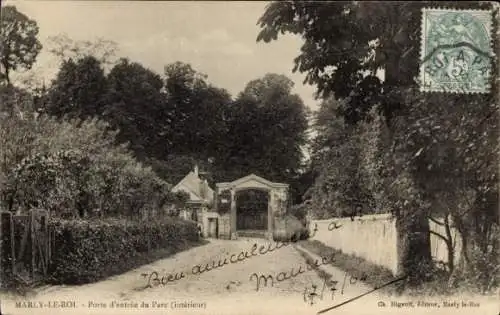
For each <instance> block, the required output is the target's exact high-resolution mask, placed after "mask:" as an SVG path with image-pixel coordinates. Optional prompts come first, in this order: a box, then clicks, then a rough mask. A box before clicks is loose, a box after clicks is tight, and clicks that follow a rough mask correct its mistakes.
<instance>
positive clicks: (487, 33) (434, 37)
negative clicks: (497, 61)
mask: <svg viewBox="0 0 500 315" xmlns="http://www.w3.org/2000/svg"><path fill="white" fill-rule="evenodd" d="M492 19H493V16H492V12H491V11H488V10H455V9H446V8H443V9H430V8H424V9H422V25H421V30H422V33H421V54H420V58H421V59H420V71H419V73H420V76H419V79H420V80H419V81H420V90H421V91H423V92H449V93H489V91H490V86H491V83H490V82H491V81H490V80H491V68H492V57H493V48H492V37H491V33H492V31H491V30H492Z"/></svg>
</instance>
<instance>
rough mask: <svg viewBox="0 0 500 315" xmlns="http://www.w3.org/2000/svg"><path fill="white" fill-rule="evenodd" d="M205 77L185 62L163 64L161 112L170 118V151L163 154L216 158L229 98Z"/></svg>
mask: <svg viewBox="0 0 500 315" xmlns="http://www.w3.org/2000/svg"><path fill="white" fill-rule="evenodd" d="M206 79H207V76H206V75H204V74H202V73H199V72H197V71H196V70H194V69H193V68H192V67H191V66H190V65H189V64H185V63H182V62H176V63H173V64H169V65H167V66H166V67H165V90H166V102H167V104H168V105H167V107H165V110H167V111H168V113H166V114H165V115H167V116H168V117H170V119H171V120H172V121H171V134H170V135H169V140H170V141H171V147H170V149H171V152H167V154H168V153H172V152H175V153H176V154H180V155H191V156H193V157H194V158H196V159H199V160H205V161H207V160H208V159H209V158H211V159H215V160H217V158H219V157H220V155H221V150H222V148H224V147H225V144H224V142H225V136H226V134H227V127H226V115H227V113H226V112H227V110H228V107H229V104H230V103H231V97H230V95H229V93H228V92H227V91H225V90H223V89H220V88H217V87H214V86H212V85H210V84H209V83H208V82H207V81H206Z"/></svg>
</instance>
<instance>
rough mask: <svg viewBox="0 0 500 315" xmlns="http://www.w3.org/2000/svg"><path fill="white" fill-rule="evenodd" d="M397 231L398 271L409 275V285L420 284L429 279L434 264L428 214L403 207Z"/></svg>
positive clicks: (403, 274) (398, 217) (397, 220)
mask: <svg viewBox="0 0 500 315" xmlns="http://www.w3.org/2000/svg"><path fill="white" fill-rule="evenodd" d="M396 231H397V249H398V272H399V274H400V275H402V276H407V277H408V278H407V282H406V283H407V284H408V285H410V286H415V285H419V284H420V283H422V282H424V281H426V280H428V279H429V276H430V274H429V268H430V267H431V266H432V256H431V250H430V248H431V245H430V236H429V235H430V233H429V231H430V228H429V221H428V218H427V214H426V213H425V212H424V211H420V209H412V208H409V209H403V210H402V211H401V212H400V214H399V215H398V216H397V217H396Z"/></svg>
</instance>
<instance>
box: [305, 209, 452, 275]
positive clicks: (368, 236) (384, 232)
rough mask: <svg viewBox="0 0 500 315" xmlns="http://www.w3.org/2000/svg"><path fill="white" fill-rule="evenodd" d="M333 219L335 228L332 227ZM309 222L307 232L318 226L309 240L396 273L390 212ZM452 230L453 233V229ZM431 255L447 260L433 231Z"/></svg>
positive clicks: (433, 226) (434, 227)
mask: <svg viewBox="0 0 500 315" xmlns="http://www.w3.org/2000/svg"><path fill="white" fill-rule="evenodd" d="M333 222H334V223H335V224H336V225H337V226H339V228H334V227H335V224H334V223H333ZM311 223H312V224H310V226H309V227H310V229H311V233H313V232H312V231H313V230H314V228H315V225H316V226H317V229H318V230H317V231H316V234H315V235H314V237H313V238H312V239H314V240H318V241H320V242H322V243H324V244H325V245H327V246H329V247H332V248H336V249H340V250H342V252H344V253H347V254H353V255H356V256H358V257H362V258H364V259H366V260H368V261H370V262H372V263H375V264H378V265H380V266H384V267H386V268H388V269H389V270H391V271H392V272H393V273H394V274H396V273H397V246H396V244H397V234H396V225H395V220H394V218H392V217H391V215H390V214H378V215H365V216H363V217H355V218H354V221H353V220H351V218H332V219H328V220H313V221H311ZM430 224H431V230H432V231H435V232H438V233H440V234H443V231H444V228H443V227H442V226H439V225H437V224H435V223H433V222H430ZM452 233H453V235H456V234H457V233H456V231H454V230H453V231H452ZM443 235H444V234H443ZM456 239H458V236H457V237H456ZM455 252H456V253H457V254H456V257H455V259H456V260H457V259H458V258H459V257H458V256H459V255H458V253H459V252H460V243H459V242H457V244H456V249H455ZM431 254H432V256H433V258H434V259H435V260H441V261H444V262H446V261H448V251H447V248H446V245H445V243H444V241H443V240H441V239H440V238H439V237H437V236H436V235H433V234H431Z"/></svg>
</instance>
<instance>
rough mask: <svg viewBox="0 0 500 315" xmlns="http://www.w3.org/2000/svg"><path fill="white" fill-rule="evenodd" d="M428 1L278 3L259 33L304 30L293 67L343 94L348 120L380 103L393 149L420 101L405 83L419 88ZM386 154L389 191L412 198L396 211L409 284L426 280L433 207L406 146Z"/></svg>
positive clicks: (265, 36) (325, 90) (266, 36)
mask: <svg viewBox="0 0 500 315" xmlns="http://www.w3.org/2000/svg"><path fill="white" fill-rule="evenodd" d="M424 6H432V3H422V2H409V3H389V2H387V3H374V2H358V1H350V2H337V3H332V2H321V3H312V2H299V1H286V2H273V3H272V4H270V5H269V6H268V7H267V9H266V12H265V13H264V15H263V16H262V17H261V18H260V20H259V24H260V26H261V28H262V30H261V32H260V34H259V35H258V37H257V40H258V41H259V40H263V41H266V42H269V41H271V40H276V39H277V38H278V34H280V33H281V34H284V33H292V34H297V35H301V36H302V38H303V39H304V44H303V46H302V48H301V53H300V55H299V56H298V57H297V58H296V59H295V60H294V61H295V68H294V71H297V70H298V71H300V72H304V73H306V80H305V81H306V82H307V83H310V84H315V85H316V86H317V92H318V96H322V97H326V96H330V95H334V96H335V97H337V98H341V99H345V100H346V102H345V104H344V106H343V108H341V110H340V114H341V115H342V116H343V117H344V118H345V120H346V122H348V123H350V124H357V123H358V122H360V121H363V120H365V119H366V116H367V113H369V111H370V109H371V108H373V107H374V106H377V105H378V106H377V107H376V108H377V109H379V110H380V112H381V113H382V114H383V118H384V123H385V124H386V125H387V131H388V136H387V142H388V143H389V145H385V146H384V147H386V148H390V147H394V146H393V145H392V144H395V141H396V139H397V138H398V137H399V136H400V135H397V134H396V133H398V132H401V129H399V127H398V126H397V124H404V123H405V122H404V116H405V115H406V113H405V110H406V109H407V108H406V107H407V106H412V105H414V104H415V99H414V98H412V97H410V98H408V97H407V96H408V95H407V90H409V89H411V88H412V87H414V85H415V83H414V78H415V77H416V74H417V71H418V66H417V65H418V62H419V59H418V51H419V49H418V48H419V30H420V18H421V17H420V9H421V8H422V7H424ZM439 6H446V4H443V3H440V4H439ZM453 7H458V8H469V9H470V8H491V4H490V3H470V2H468V3H464V2H462V3H454V4H453ZM379 69H381V70H383V71H384V73H385V79H384V81H383V82H382V81H381V80H380V79H379V77H378V76H377V75H376V73H377V71H378V70H379ZM410 94H411V92H410ZM444 99H446V97H445V98H444ZM444 99H443V100H441V101H444ZM395 117H399V118H401V117H403V121H402V120H401V119H395ZM391 143H392V144H391ZM387 153H389V152H387ZM384 157H385V158H386V160H385V161H384V164H385V166H384V168H385V169H386V170H387V172H385V175H384V176H386V177H387V178H392V179H393V180H394V181H397V182H398V183H399V184H400V186H399V187H398V189H396V191H392V193H390V192H389V190H390V189H389V187H387V189H386V193H387V194H389V195H391V194H393V195H394V196H397V195H398V194H403V195H405V198H406V197H408V198H409V200H411V201H408V204H407V205H404V207H402V205H400V206H398V209H395V212H394V213H395V214H396V225H397V229H398V239H399V240H400V241H401V243H400V244H398V246H399V248H400V251H399V253H400V257H399V263H400V267H401V272H402V273H404V274H405V275H408V276H409V277H410V282H411V283H418V282H419V280H420V279H426V273H427V271H426V268H427V267H426V266H429V265H430V264H431V262H430V260H431V254H430V247H429V227H428V221H427V217H428V214H429V213H428V210H426V209H425V208H420V206H419V205H421V204H422V203H421V201H422V200H421V199H422V198H425V197H426V193H425V190H424V191H422V190H421V187H419V185H418V183H417V182H416V181H415V180H414V178H412V171H411V169H409V168H408V167H407V166H408V165H407V163H406V160H405V159H406V158H408V156H407V155H406V153H405V152H401V154H390V153H389V154H384ZM393 187H395V186H393ZM408 192H412V193H411V194H409V195H408ZM396 199H397V198H395V199H394V204H395V205H398V203H397V201H396ZM417 199H418V200H417Z"/></svg>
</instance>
